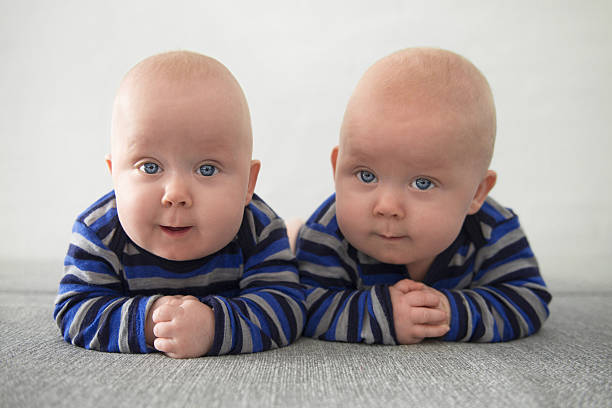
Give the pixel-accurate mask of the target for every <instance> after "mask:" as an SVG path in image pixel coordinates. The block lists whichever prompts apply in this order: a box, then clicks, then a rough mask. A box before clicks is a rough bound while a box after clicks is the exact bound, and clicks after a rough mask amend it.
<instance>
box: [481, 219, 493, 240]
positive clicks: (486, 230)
mask: <svg viewBox="0 0 612 408" xmlns="http://www.w3.org/2000/svg"><path fill="white" fill-rule="evenodd" d="M480 230H481V231H482V236H483V237H484V239H486V240H487V241H489V240H490V239H491V233H492V232H493V227H491V226H490V225H489V224H485V223H484V222H481V223H480Z"/></svg>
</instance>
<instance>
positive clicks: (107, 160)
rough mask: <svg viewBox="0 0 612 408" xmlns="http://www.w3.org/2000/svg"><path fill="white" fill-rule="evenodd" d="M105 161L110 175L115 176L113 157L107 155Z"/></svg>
mask: <svg viewBox="0 0 612 408" xmlns="http://www.w3.org/2000/svg"><path fill="white" fill-rule="evenodd" d="M104 160H105V161H106V165H107V166H108V171H109V172H110V174H113V161H112V160H111V155H110V154H107V155H106V156H105V157H104Z"/></svg>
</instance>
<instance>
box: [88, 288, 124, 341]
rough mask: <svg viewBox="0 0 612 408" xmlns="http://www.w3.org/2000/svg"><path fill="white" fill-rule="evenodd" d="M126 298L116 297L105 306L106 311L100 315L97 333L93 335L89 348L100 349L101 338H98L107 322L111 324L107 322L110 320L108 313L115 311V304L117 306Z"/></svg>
mask: <svg viewBox="0 0 612 408" xmlns="http://www.w3.org/2000/svg"><path fill="white" fill-rule="evenodd" d="M124 300H125V298H118V299H115V300H114V301H113V302H111V303H110V304H108V305H107V306H106V307H105V308H104V311H103V312H102V314H101V315H100V318H99V320H98V328H97V330H96V335H95V336H94V337H93V339H91V341H90V342H89V348H90V349H92V350H100V340H99V338H98V335H99V334H100V329H101V328H102V327H103V326H104V325H107V324H110V323H108V322H107V320H108V315H109V314H111V312H113V311H114V309H115V306H117V305H118V304H120V303H121V302H123V301H124Z"/></svg>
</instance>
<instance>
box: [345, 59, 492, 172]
mask: <svg viewBox="0 0 612 408" xmlns="http://www.w3.org/2000/svg"><path fill="white" fill-rule="evenodd" d="M372 109H384V110H385V111H386V112H391V113H392V114H393V115H395V116H396V117H398V118H405V119H410V115H414V114H415V112H418V114H421V115H422V114H424V113H425V114H431V115H432V116H436V117H438V118H439V120H441V121H444V120H448V121H449V123H451V120H452V121H453V125H452V126H456V125H457V124H459V125H460V126H462V127H463V130H464V131H463V132H462V136H461V138H462V140H458V141H457V142H458V143H465V144H466V145H469V146H472V147H473V150H474V151H475V153H476V154H477V155H478V157H479V159H481V161H482V162H483V163H484V165H485V167H488V165H489V163H490V161H491V157H492V155H493V145H494V141H495V132H496V119H495V105H494V102H493V96H492V93H491V89H490V87H489V84H488V82H487V80H486V79H485V77H484V76H483V75H482V73H481V72H480V71H479V70H478V69H477V68H476V67H475V66H474V65H473V64H472V63H471V62H470V61H468V60H467V59H465V58H463V57H462V56H460V55H457V54H455V53H452V52H450V51H446V50H441V49H434V48H409V49H404V50H400V51H398V52H395V53H393V54H391V55H388V56H386V57H384V58H382V59H381V60H379V61H377V62H376V63H375V64H374V65H373V66H371V67H370V68H369V69H368V70H367V71H366V73H365V74H364V75H363V77H362V78H361V80H360V81H359V83H358V84H357V87H356V88H355V91H354V93H353V95H352V96H351V98H350V100H349V103H348V106H347V109H346V112H345V116H344V120H343V124H342V131H341V136H340V142H341V145H342V142H343V138H345V137H346V134H347V133H348V132H347V129H349V128H350V126H351V124H352V122H353V119H354V117H355V115H361V114H363V112H365V111H370V112H371V111H372Z"/></svg>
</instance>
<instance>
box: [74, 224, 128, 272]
mask: <svg viewBox="0 0 612 408" xmlns="http://www.w3.org/2000/svg"><path fill="white" fill-rule="evenodd" d="M70 243H71V244H73V245H74V246H77V247H79V248H81V249H82V250H84V251H85V252H87V253H89V254H96V255H98V256H100V257H101V258H103V259H104V260H105V261H107V262H108V263H110V264H111V265H112V267H113V269H114V271H115V272H117V271H119V270H120V269H121V263H120V262H119V258H118V257H117V255H116V254H115V253H114V252H112V251H110V250H108V249H105V248H102V247H99V246H98V245H95V244H94V243H93V242H91V241H90V240H88V239H87V238H85V237H84V236H82V235H81V234H79V233H76V232H73V233H72V238H71V240H70Z"/></svg>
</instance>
